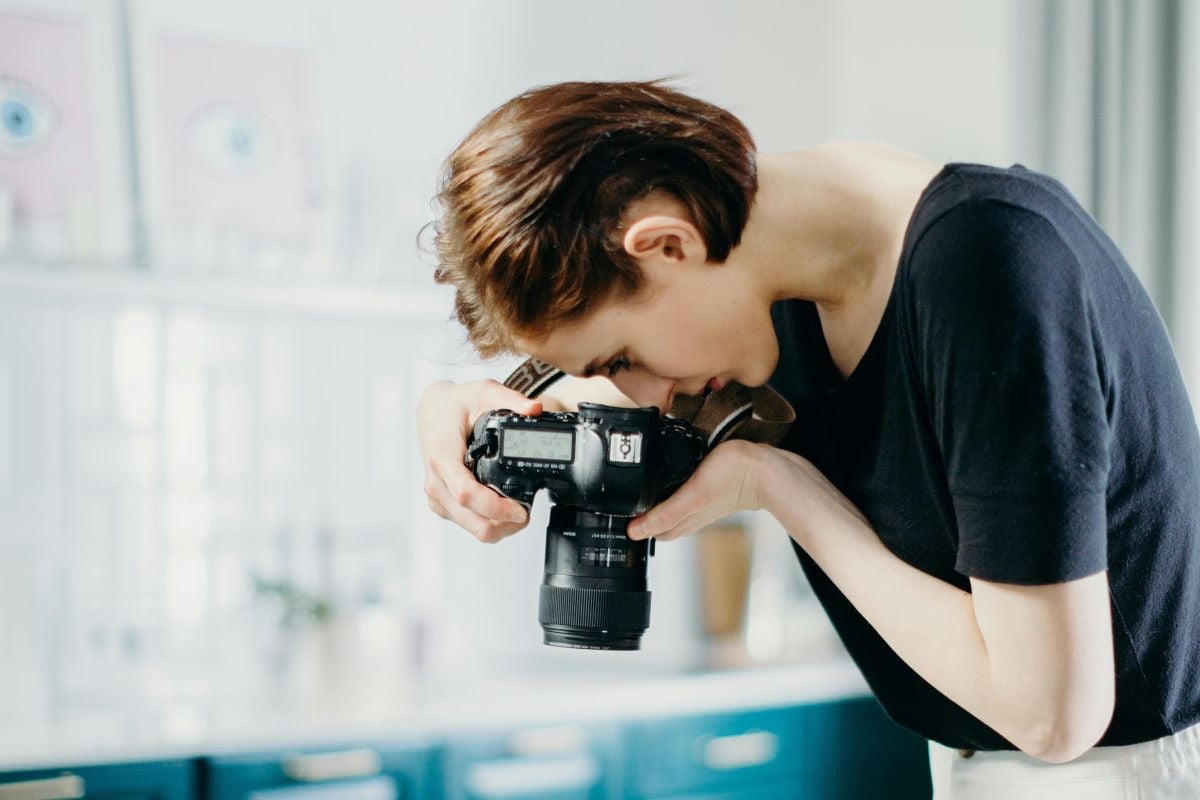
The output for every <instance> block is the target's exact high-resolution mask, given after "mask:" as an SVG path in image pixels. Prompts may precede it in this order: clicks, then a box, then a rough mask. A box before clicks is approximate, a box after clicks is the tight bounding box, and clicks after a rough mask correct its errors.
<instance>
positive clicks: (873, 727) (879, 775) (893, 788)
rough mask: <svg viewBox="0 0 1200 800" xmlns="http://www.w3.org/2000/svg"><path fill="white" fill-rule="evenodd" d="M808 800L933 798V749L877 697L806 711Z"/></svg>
mask: <svg viewBox="0 0 1200 800" xmlns="http://www.w3.org/2000/svg"><path fill="white" fill-rule="evenodd" d="M807 716H808V725H809V731H810V735H809V737H808V763H809V770H808V773H807V776H806V781H805V784H806V789H807V794H805V795H804V797H806V798H813V800H853V798H875V797H886V798H888V800H908V798H922V800H925V798H928V797H929V796H930V794H931V793H932V791H933V789H932V787H931V784H930V780H929V745H928V743H927V742H926V740H925V739H924V738H922V737H921V736H918V735H917V734H915V733H913V732H912V731H910V730H908V729H907V728H903V727H901V726H899V725H897V724H896V723H895V722H893V721H892V720H891V718H890V717H888V716H887V714H885V713H884V711H883V708H882V707H881V706H880V705H879V702H878V701H877V700H875V698H873V697H863V698H858V699H855V700H843V701H841V702H837V703H821V704H818V705H813V706H810V707H809V708H808V709H807Z"/></svg>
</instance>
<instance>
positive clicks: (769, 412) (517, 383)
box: [504, 358, 796, 450]
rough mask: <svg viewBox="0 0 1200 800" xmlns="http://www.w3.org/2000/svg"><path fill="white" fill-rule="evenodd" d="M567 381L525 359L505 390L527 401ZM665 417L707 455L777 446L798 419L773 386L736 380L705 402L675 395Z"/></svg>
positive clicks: (544, 365)
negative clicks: (692, 431) (701, 442)
mask: <svg viewBox="0 0 1200 800" xmlns="http://www.w3.org/2000/svg"><path fill="white" fill-rule="evenodd" d="M565 376H566V373H565V372H563V371H562V370H560V369H558V368H557V367H554V366H551V365H550V364H547V363H546V362H545V361H538V360H537V359H534V358H529V359H526V360H525V361H524V363H522V364H521V365H520V366H518V367H517V368H516V369H514V370H513V371H512V373H511V374H510V375H509V376H508V377H507V378H505V379H504V385H505V386H507V387H508V388H510V389H515V390H516V391H518V392H521V393H522V394H524V395H525V396H526V397H537V396H538V395H539V394H541V393H542V392H543V391H545V389H546V387H548V386H550V385H551V384H552V383H554V382H555V381H557V380H559V379H560V378H563V377H565ZM667 416H669V417H673V418H675V419H681V420H683V421H684V422H687V423H689V424H690V425H691V426H692V427H694V428H696V429H697V430H699V431H700V432H701V433H703V434H704V435H705V436H706V437H707V438H708V448H709V449H710V450H711V449H712V448H714V447H716V446H717V445H718V444H720V443H721V442H723V441H725V440H726V439H747V440H749V441H752V442H763V443H765V444H770V445H777V444H779V443H780V442H782V441H783V437H785V436H786V435H787V432H788V430H789V429H790V428H791V427H792V423H793V422H794V421H795V420H796V412H795V411H794V410H793V409H792V406H791V405H790V404H789V403H788V401H787V400H784V399H783V396H782V395H780V394H779V393H778V392H776V391H775V390H774V389H772V388H771V387H769V386H755V387H749V386H742V385H741V384H740V383H737V382H736V381H730V382H729V383H728V384H727V385H725V386H723V387H722V388H721V390H720V391H718V392H709V393H708V394H707V395H705V396H703V397H690V396H687V395H676V396H675V400H674V402H673V403H672V405H671V408H670V410H668V411H667Z"/></svg>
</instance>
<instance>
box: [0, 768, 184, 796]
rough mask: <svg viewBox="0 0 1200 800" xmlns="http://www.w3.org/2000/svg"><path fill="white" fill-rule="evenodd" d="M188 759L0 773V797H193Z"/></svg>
mask: <svg viewBox="0 0 1200 800" xmlns="http://www.w3.org/2000/svg"><path fill="white" fill-rule="evenodd" d="M196 786H197V765H196V762H195V761H194V760H192V759H184V760H174V761H142V762H134V763H126V764H105V765H102V766H95V765H93V766H83V767H57V768H54V769H37V770H22V771H20V772H0V800H8V798H14V800H16V799H17V798H19V800H68V798H76V797H87V798H89V800H91V798H95V800H197V794H196Z"/></svg>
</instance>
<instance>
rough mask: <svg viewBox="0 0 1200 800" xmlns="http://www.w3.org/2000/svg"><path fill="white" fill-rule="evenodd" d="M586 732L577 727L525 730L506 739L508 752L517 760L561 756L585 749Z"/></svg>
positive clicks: (558, 726)
mask: <svg viewBox="0 0 1200 800" xmlns="http://www.w3.org/2000/svg"><path fill="white" fill-rule="evenodd" d="M587 744H588V736H587V732H586V731H585V730H584V729H583V728H581V727H579V726H578V725H553V726H547V727H544V728H526V729H525V730H520V731H516V732H514V733H513V734H512V735H510V736H509V737H508V752H509V753H510V754H511V755H514V756H517V757H518V758H533V757H537V756H562V755H571V754H574V753H580V752H583V751H584V750H586V749H587Z"/></svg>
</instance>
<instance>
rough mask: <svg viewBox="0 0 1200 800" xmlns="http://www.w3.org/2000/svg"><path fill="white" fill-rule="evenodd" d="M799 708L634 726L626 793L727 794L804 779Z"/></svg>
mask: <svg viewBox="0 0 1200 800" xmlns="http://www.w3.org/2000/svg"><path fill="white" fill-rule="evenodd" d="M806 726H807V718H806V715H805V709H804V708H802V707H790V708H778V709H766V710H761V711H742V712H736V713H723V714H706V715H697V716H690V717H681V718H677V719H669V720H661V721H653V722H636V723H632V724H631V725H630V727H629V752H630V757H631V760H632V763H630V764H629V767H628V770H627V772H628V774H629V777H630V779H631V782H632V783H631V786H630V789H631V790H632V791H633V793H635V794H636V795H638V796H655V795H664V794H670V793H675V792H696V793H703V792H712V791H720V792H726V793H728V792H731V791H737V790H740V789H743V788H752V787H756V786H762V785H764V784H768V783H772V782H776V781H781V780H787V779H789V778H790V779H795V780H796V781H799V780H800V779H801V777H802V776H803V774H804V769H805V762H804V755H805V746H804V745H805V737H806V735H807V727H806Z"/></svg>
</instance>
